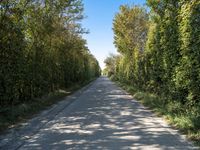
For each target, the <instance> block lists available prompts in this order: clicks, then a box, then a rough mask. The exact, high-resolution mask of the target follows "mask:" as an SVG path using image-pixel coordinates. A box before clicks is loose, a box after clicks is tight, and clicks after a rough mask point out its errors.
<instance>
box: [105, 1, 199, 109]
mask: <svg viewBox="0 0 200 150" xmlns="http://www.w3.org/2000/svg"><path fill="white" fill-rule="evenodd" d="M147 3H148V5H149V7H150V13H147V12H145V11H144V8H142V7H139V6H133V7H130V6H122V7H121V9H120V12H119V13H118V14H117V15H116V16H115V18H114V23H113V30H114V36H115V42H114V43H115V45H116V47H117V49H118V52H119V53H120V55H119V56H115V65H112V66H109V65H107V68H106V71H107V72H108V74H109V75H110V76H112V77H113V78H115V79H117V80H120V81H122V82H126V83H128V84H131V85H133V86H136V87H138V88H140V89H142V90H145V91H149V92H152V93H155V94H157V95H160V96H161V97H163V100H164V103H165V104H166V103H168V102H178V103H180V104H181V105H182V106H185V107H184V108H187V109H190V108H191V107H193V106H195V107H197V108H199V106H200V96H199V93H200V17H199V16H200V1H199V0H193V1H187V0H179V1H174V0H160V1H157V0H148V1H147ZM138 10H139V11H138ZM144 16H149V17H144ZM147 30H148V32H147ZM146 33H147V34H146ZM141 35H143V36H142V37H143V38H139V37H141ZM144 43H145V44H144ZM144 45H145V47H144ZM143 47H144V48H143ZM110 57H111V56H110ZM112 57H113V56H112ZM108 58H109V57H108ZM108 58H107V59H108ZM110 67H112V68H110ZM110 70H112V72H110ZM113 70H115V71H113Z"/></svg>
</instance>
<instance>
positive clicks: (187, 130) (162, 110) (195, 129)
mask: <svg viewBox="0 0 200 150" xmlns="http://www.w3.org/2000/svg"><path fill="white" fill-rule="evenodd" d="M115 82H116V83H117V84H118V85H119V86H121V87H122V88H123V89H124V90H126V91H127V92H129V93H130V94H131V95H133V97H134V98H135V99H136V100H138V101H140V102H141V103H142V104H143V105H144V106H146V107H148V108H150V109H151V110H153V111H154V112H155V113H156V114H157V115H158V116H163V117H164V118H165V119H166V120H167V122H168V123H169V124H170V125H171V126H172V127H174V128H176V129H178V130H179V131H180V132H182V133H183V134H185V135H186V136H187V138H188V139H190V140H191V141H193V142H194V143H195V145H197V146H199V147H200V116H199V109H200V108H199V107H196V108H195V107H194V109H193V110H187V109H185V108H184V106H182V104H180V103H178V102H168V103H164V101H165V100H163V99H162V98H160V97H159V96H157V95H155V94H152V93H147V92H143V91H140V90H138V89H137V88H135V87H133V86H130V85H127V84H124V83H120V82H117V81H115ZM195 109H197V110H195Z"/></svg>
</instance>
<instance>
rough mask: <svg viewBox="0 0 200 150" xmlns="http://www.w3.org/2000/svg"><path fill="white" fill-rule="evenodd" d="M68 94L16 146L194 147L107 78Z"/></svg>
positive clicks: (38, 148) (38, 149) (25, 149)
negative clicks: (59, 108)
mask: <svg viewBox="0 0 200 150" xmlns="http://www.w3.org/2000/svg"><path fill="white" fill-rule="evenodd" d="M71 98H74V100H73V102H71V103H70V105H69V104H68V105H67V106H65V107H63V108H62V109H61V110H59V111H58V112H57V113H56V114H55V115H54V118H51V120H49V121H47V122H46V123H45V124H43V125H42V126H40V128H38V129H37V131H36V132H35V131H34V134H32V135H29V137H28V138H26V139H25V140H24V141H23V142H22V143H21V144H20V145H18V147H17V148H16V147H15V148H16V149H20V150H30V149H33V150H43V149H48V150H49V149H53V150H60V149H69V150H79V149H80V150H86V149H89V150H96V149H101V150H108V149H113V150H118V149H119V150H129V149H138V150H143V149H145V150H149V149H155V150H156V149H162V150H167V149H180V150H186V149H193V148H192V146H191V144H190V143H189V142H187V141H186V140H185V139H184V138H183V137H182V136H180V135H179V134H178V133H177V132H176V131H175V130H173V129H171V128H170V127H169V126H167V125H166V123H165V122H164V121H163V120H162V119H161V118H158V117H156V116H154V115H153V114H152V113H151V112H150V111H149V110H147V109H145V108H144V107H143V106H142V105H140V104H139V103H138V102H136V101H135V100H134V99H133V98H132V97H131V96H130V95H128V94H127V93H126V92H124V91H123V90H122V89H120V88H119V87H117V86H116V85H115V84H114V83H113V82H111V81H110V80H109V79H108V78H105V77H101V78H98V79H97V80H96V81H95V82H93V83H92V85H90V86H89V87H88V88H85V89H84V90H82V92H81V93H79V94H75V95H72V96H71ZM67 100H68V99H66V100H65V101H67ZM58 105H61V106H62V105H63V106H64V102H63V103H60V104H58ZM61 106H59V107H61ZM53 109H55V108H53ZM49 115H50V114H49ZM39 117H40V116H39ZM31 128H33V126H32V127H31ZM30 130H31V129H30ZM30 130H29V132H31V131H30ZM24 136H25V135H23V137H24ZM16 142H17V141H16ZM12 144H15V141H13V142H12Z"/></svg>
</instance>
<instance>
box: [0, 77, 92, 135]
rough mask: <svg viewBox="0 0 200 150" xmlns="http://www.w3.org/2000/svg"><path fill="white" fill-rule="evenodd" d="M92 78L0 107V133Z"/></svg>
mask: <svg viewBox="0 0 200 150" xmlns="http://www.w3.org/2000/svg"><path fill="white" fill-rule="evenodd" d="M93 80H95V79H92V80H90V81H87V82H84V83H81V84H74V85H73V86H71V87H70V88H68V89H64V90H57V91H55V92H53V93H49V94H48V95H46V96H44V97H42V98H37V99H34V100H32V101H29V102H26V103H22V104H20V105H17V106H14V107H8V108H0V133H4V132H5V131H6V130H7V129H9V128H12V127H15V126H16V125H18V124H19V123H21V122H25V121H26V120H27V119H30V118H32V117H33V116H34V115H36V114H38V113H39V112H41V111H42V110H45V109H47V108H49V107H50V106H52V105H53V104H55V103H57V102H59V101H61V100H63V98H64V97H66V96H68V95H70V94H72V93H73V92H75V91H77V90H78V89H80V88H82V87H84V86H85V85H87V84H89V83H90V82H92V81H93Z"/></svg>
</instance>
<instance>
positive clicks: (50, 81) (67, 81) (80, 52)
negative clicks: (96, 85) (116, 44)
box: [0, 0, 100, 107]
mask: <svg viewBox="0 0 200 150" xmlns="http://www.w3.org/2000/svg"><path fill="white" fill-rule="evenodd" d="M82 14H83V5H82V1H81V0H67V1H66V0H58V1H39V0H36V1H26V0H20V1H13V0H7V1H0V27H1V28H0V66H1V68H0V107H7V106H11V105H12V106H13V105H17V104H21V103H23V102H24V101H30V100H33V99H34V98H36V97H41V96H42V95H45V94H47V93H50V92H53V91H55V90H58V89H61V88H67V87H69V86H71V85H72V84H75V83H81V82H84V81H87V80H90V79H91V78H94V77H97V76H99V75H100V68H99V65H98V62H97V60H96V59H95V58H94V56H93V55H92V54H91V53H90V52H89V50H88V48H87V46H86V41H85V40H84V39H83V38H82V33H84V32H85V31H84V30H83V29H82V27H81V25H80V23H79V22H80V20H82V18H83V15H82Z"/></svg>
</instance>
